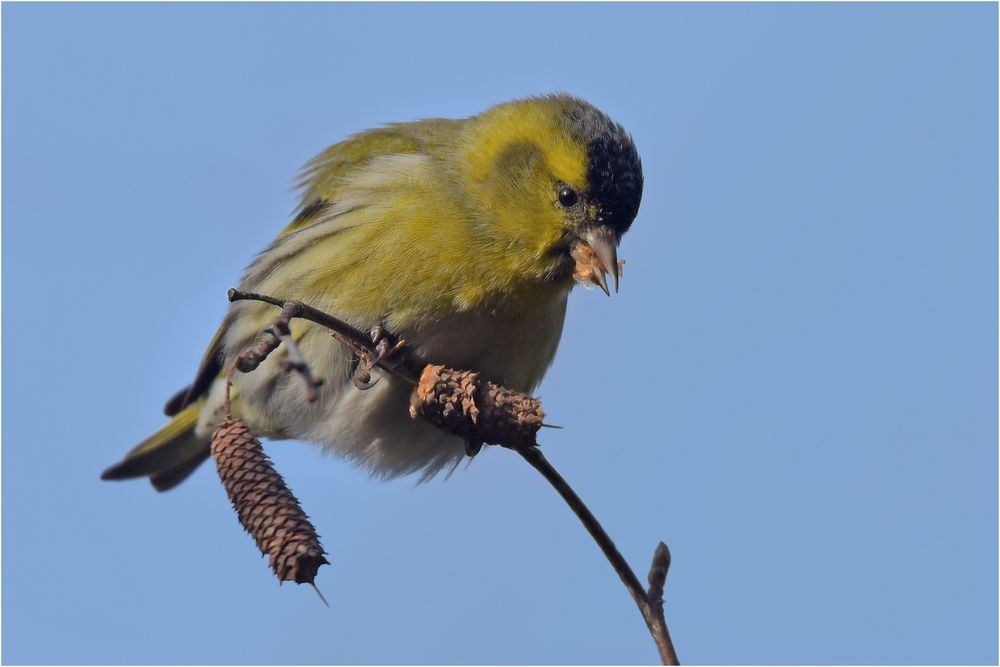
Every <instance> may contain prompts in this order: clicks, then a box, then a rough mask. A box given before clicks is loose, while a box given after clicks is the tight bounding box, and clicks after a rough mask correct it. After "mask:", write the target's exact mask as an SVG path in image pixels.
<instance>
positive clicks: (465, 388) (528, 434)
mask: <svg viewBox="0 0 1000 667" xmlns="http://www.w3.org/2000/svg"><path fill="white" fill-rule="evenodd" d="M410 416H411V417H414V418H416V417H421V418H423V419H426V420H427V421H429V422H430V423H432V424H434V425H435V426H438V427H439V428H442V429H444V430H446V431H449V432H450V433H454V434H455V435H460V436H462V437H463V438H465V439H466V441H468V442H472V443H488V444H494V445H504V446H505V447H515V448H517V447H534V446H537V445H538V440H537V435H538V429H540V428H541V427H542V420H543V418H544V417H545V413H544V412H543V411H542V402H541V401H539V400H538V399H537V398H534V397H533V396H529V395H527V394H522V393H521V392H518V391H511V390H510V389H507V388H506V387H502V386H500V385H498V384H496V383H495V382H490V381H488V380H483V379H481V378H480V377H479V374H478V373H475V372H473V371H459V370H455V369H453V368H447V367H446V366H438V365H434V364H428V365H427V366H425V367H424V370H423V373H421V375H420V382H419V383H418V384H417V387H416V389H414V390H413V394H412V395H411V396H410Z"/></svg>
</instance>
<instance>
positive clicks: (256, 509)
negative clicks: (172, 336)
mask: <svg viewBox="0 0 1000 667" xmlns="http://www.w3.org/2000/svg"><path fill="white" fill-rule="evenodd" d="M212 457H213V458H214V459H215V464H216V467H217V468H218V470H219V477H220V478H221V479H222V485H223V486H224V487H225V488H226V493H227V494H228V495H229V500H231V501H232V503H233V508H234V509H235V510H236V514H237V516H238V517H239V519H240V523H241V524H243V527H244V528H245V529H246V531H247V532H248V533H250V535H251V536H252V537H253V539H254V540H255V541H256V542H257V546H258V547H259V548H260V550H261V553H263V554H265V555H267V556H268V557H269V558H270V565H271V569H272V570H274V574H275V575H277V577H278V579H279V580H281V581H294V582H295V583H297V584H302V583H310V584H311V583H313V580H314V579H315V578H316V572H317V570H319V567H320V566H321V565H325V564H328V563H329V561H328V560H327V559H326V558H324V554H325V552H324V551H323V546H322V545H321V544H320V542H319V536H318V535H317V534H316V529H315V528H314V527H313V525H312V523H311V522H310V521H309V517H307V516H306V514H305V512H303V511H302V507H301V506H300V505H299V501H298V499H296V497H295V496H294V495H293V494H292V492H291V490H289V488H288V487H287V486H286V485H285V480H284V479H282V477H281V475H279V474H278V471H276V470H275V469H274V466H273V465H272V464H271V460H270V459H269V458H268V457H267V454H265V453H264V448H263V447H261V444H260V440H258V439H257V438H255V437H254V436H253V434H252V433H251V432H250V430H249V429H248V428H247V427H246V425H245V424H244V423H243V422H242V421H240V420H238V419H232V418H229V417H227V418H226V419H225V420H223V422H222V423H221V424H220V425H219V427H218V428H217V429H216V430H215V433H214V434H212Z"/></svg>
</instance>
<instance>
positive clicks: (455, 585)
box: [2, 3, 998, 664]
mask: <svg viewBox="0 0 1000 667" xmlns="http://www.w3.org/2000/svg"><path fill="white" fill-rule="evenodd" d="M2 12H3V35H2V37H3V40H2V50H3V53H2V55H3V72H2V74H3V109H2V111H3V158H2V159H3V164H2V166H3V195H4V196H3V204H2V207H3V208H2V213H3V256H2V260H3V264H2V267H3V268H2V271H3V274H2V278H3V292H2V296H3V319H4V323H5V327H4V331H3V334H4V335H3V350H2V351H3V358H4V362H5V363H4V365H3V376H2V383H3V387H2V388H3V417H4V419H3V425H2V436H3V450H2V454H3V472H2V475H3V478H2V482H3V490H2V494H3V497H2V500H3V517H2V518H3V553H2V555H3V593H2V596H3V597H2V604H3V609H2V610H3V628H2V629H3V639H4V641H3V647H2V659H3V661H4V662H5V663H66V662H70V663H79V664H92V663H109V664H116V663H234V662H235V663H249V664H256V663H399V662H403V663H445V664H451V663H609V662H610V663H649V662H653V661H655V659H656V654H655V650H654V647H653V644H652V642H651V640H650V639H649V637H648V635H647V633H646V630H645V627H644V626H643V623H642V621H641V619H640V617H639V615H638V612H637V611H636V609H635V607H634V605H633V603H632V601H631V600H630V599H629V598H628V596H627V594H626V593H625V590H624V589H623V588H622V586H621V585H620V583H619V582H618V581H617V579H616V578H615V575H614V574H613V572H612V571H611V569H610V568H609V567H608V565H607V563H606V562H605V561H604V560H603V557H602V556H601V554H600V552H599V551H598V549H597V548H596V547H595V546H594V545H593V543H592V542H591V541H590V539H589V537H588V536H587V535H586V533H585V532H584V531H583V529H582V528H581V527H580V525H579V524H578V523H577V522H576V519H575V518H574V517H573V516H572V515H571V514H570V512H569V511H568V510H567V509H566V507H565V506H564V505H563V504H562V503H561V502H560V501H559V500H558V498H557V497H556V496H555V494H554V493H553V492H552V491H551V489H550V488H549V487H548V486H547V485H546V484H545V483H544V481H543V480H542V479H541V478H540V477H538V476H537V475H536V474H535V473H534V471H532V470H531V469H529V468H528V466H527V465H525V464H524V463H523V462H522V461H520V460H519V459H518V458H517V457H516V456H515V455H513V454H511V453H510V452H506V451H503V450H500V449H494V448H489V449H487V450H486V451H484V452H483V454H481V455H480V457H478V458H477V459H476V461H475V462H474V464H473V465H471V466H470V467H469V468H468V469H467V470H464V471H460V472H459V473H456V474H455V475H454V476H453V477H452V478H451V479H450V480H448V481H446V482H445V481H433V482H431V483H429V484H426V485H423V486H415V485H414V483H413V481H412V480H409V479H404V480H401V481H396V482H392V483H376V482H372V481H369V480H368V479H367V476H366V475H365V473H363V472H362V471H359V470H356V469H353V468H352V467H350V466H349V465H347V464H345V463H343V462H341V461H338V460H336V459H333V458H329V457H323V456H321V455H320V454H319V453H318V450H317V449H315V448H313V447H312V446H310V445H306V444H301V443H295V442H282V443H272V444H271V445H269V446H268V451H269V452H270V453H271V455H272V456H273V458H274V459H275V461H276V464H277V465H278V467H279V469H280V470H281V471H282V472H283V473H284V475H285V476H286V479H287V480H288V482H289V484H290V485H291V486H292V488H294V489H295V491H296V493H297V494H298V495H299V497H300V499H301V501H302V503H303V505H304V507H305V508H306V510H307V511H308V512H309V513H310V515H311V516H312V517H313V519H314V521H315V523H316V525H317V527H318V530H319V532H320V534H321V535H322V537H323V541H324V544H325V546H326V547H327V549H328V550H329V551H330V552H331V554H332V557H331V560H332V565H331V566H330V567H326V568H323V569H322V570H321V572H320V575H319V577H318V580H317V583H318V584H319V585H320V587H321V588H322V590H323V591H324V593H325V594H326V596H327V598H328V599H329V600H330V601H331V608H329V609H327V608H326V607H324V606H322V604H320V603H319V601H318V600H317V599H316V596H315V594H314V593H313V592H312V591H311V590H309V589H308V588H306V587H296V586H293V585H285V586H281V587H279V586H278V585H277V582H276V580H275V579H274V577H273V576H272V575H271V573H270V571H269V570H268V569H267V566H266V561H263V560H261V559H259V558H258V557H257V556H256V554H255V551H254V547H253V544H252V542H251V541H250V539H249V537H248V536H246V535H245V534H243V532H242V530H241V529H240V527H239V525H238V524H237V522H236V519H235V517H234V516H233V514H232V511H231V509H230V507H229V506H228V503H227V501H226V498H225V495H224V493H223V491H222V488H221V487H220V485H219V483H218V481H217V479H216V476H215V473H214V471H213V470H212V469H211V467H209V466H205V467H203V468H202V469H201V470H199V471H198V472H197V473H196V474H195V475H194V476H193V477H192V478H191V479H190V480H189V481H188V482H186V483H185V484H184V485H183V486H182V487H180V488H178V489H177V490H175V491H173V492H171V493H169V494H164V495H159V494H156V493H155V492H154V491H153V490H152V489H151V488H150V487H149V486H148V484H146V483H144V482H141V481H136V482H131V483H121V484H112V483H102V482H99V481H98V474H99V473H100V471H101V470H102V469H103V468H104V467H105V466H106V465H108V464H110V463H112V462H114V461H116V460H117V459H118V458H119V457H120V455H121V454H122V453H123V452H124V451H125V450H127V449H128V448H129V447H131V446H132V445H133V444H134V443H135V442H137V441H138V440H140V439H141V438H142V437H144V436H145V435H147V434H148V433H150V432H152V431H153V430H154V429H156V428H158V427H159V426H160V425H161V423H162V416H161V406H162V404H163V402H164V400H165V399H166V398H167V397H168V396H170V395H171V394H172V393H173V392H174V391H175V390H176V389H178V388H179V387H181V386H183V385H184V384H186V383H187V382H189V381H190V379H191V377H192V375H193V372H194V370H195V367H196V365H197V363H198V360H199V358H200V356H201V353H202V351H203V348H204V346H205V344H206V343H207V341H208V340H209V338H210V337H211V335H212V333H213V331H214V329H215V327H216V325H217V324H218V321H219V319H220V318H221V317H222V315H223V313H224V311H225V307H226V302H225V292H226V288H228V287H230V286H232V285H233V284H234V283H235V281H236V280H237V278H238V276H239V274H240V272H241V269H242V268H243V266H244V265H245V264H246V263H247V262H248V261H249V259H250V258H251V257H252V256H253V254H254V253H255V252H256V251H258V250H259V249H261V248H262V247H263V246H264V245H266V244H267V243H268V241H269V240H270V239H271V237H272V236H273V235H274V234H276V233H277V232H278V231H279V230H280V229H281V228H282V227H283V225H284V224H285V223H286V222H287V220H288V214H289V212H290V211H291V209H292V207H293V205H294V200H293V195H292V194H291V192H290V191H289V186H290V184H291V183H292V180H293V175H294V173H295V171H296V170H297V168H298V167H299V166H300V165H301V164H302V163H303V162H305V161H306V160H307V159H308V158H310V157H311V156H312V155H313V154H315V153H316V152H318V151H319V150H320V149H322V148H323V147H324V146H326V145H328V144H330V143H333V142H335V141H337V140H339V139H341V138H343V137H345V136H346V135H348V134H350V133H352V132H355V131H357V130H360V129H363V128H366V127H371V126H374V125H378V124H380V123H383V122H390V121H397V120H408V119H414V118H422V117H428V116H448V117H460V116H466V115H470V114H473V113H476V112H478V111H480V110H481V109H483V108H485V107H487V106H489V105H491V104H493V103H496V102H499V101H503V100H507V99H511V98H515V97H520V96H523V95H527V94H536V93H544V92H550V91H555V90H565V91H569V92H572V93H575V94H577V95H580V96H583V97H586V98H588V99H589V100H591V101H592V102H593V103H595V104H596V105H598V106H599V107H601V108H603V109H604V110H606V111H607V112H608V113H610V114H611V115H612V116H614V117H615V118H616V119H618V120H619V121H621V122H622V123H623V124H624V125H625V126H626V127H627V128H628V129H629V130H630V131H631V132H632V134H633V136H634V138H635V141H636V144H637V145H638V147H639V151H640V153H641V155H642V159H643V164H644V167H645V173H646V190H645V195H644V199H643V204H642V209H641V211H640V214H639V217H638V219H637V221H636V223H635V225H634V226H633V228H632V230H631V231H630V232H629V234H628V236H627V237H626V238H625V241H624V243H623V246H622V249H621V254H622V256H623V257H625V258H626V259H627V261H628V266H627V270H626V273H625V277H624V280H623V284H622V292H621V293H620V294H619V295H617V296H616V297H615V298H613V299H607V298H605V297H604V296H603V295H602V294H600V293H599V292H594V291H591V292H584V291H582V290H579V291H578V292H577V293H574V295H573V296H572V298H571V302H570V309H569V315H568V320H567V325H566V330H565V334H564V338H563V344H562V346H561V348H560V351H559V354H558V356H557V359H556V362H555V364H554V366H553V368H552V369H551V371H550V373H549V375H548V377H547V379H546V381H545V383H544V384H543V386H542V387H541V389H540V392H539V393H540V395H541V396H542V398H543V399H544V401H545V406H546V410H547V412H548V414H550V415H551V416H552V419H553V421H555V422H557V423H559V424H561V425H564V426H565V429H564V430H561V431H551V432H546V433H545V434H544V440H543V444H544V448H545V451H546V452H547V454H548V456H549V458H550V459H551V460H552V461H553V463H554V464H555V465H556V466H557V467H558V468H559V469H560V470H561V471H562V473H563V474H564V475H565V476H566V477H567V478H568V479H569V480H570V481H571V483H572V484H574V485H575V486H576V488H577V490H578V491H579V493H580V494H581V495H582V496H583V497H584V498H585V499H586V500H587V502H588V503H589V504H590V506H591V508H592V509H593V511H594V512H595V513H596V514H597V516H598V517H599V518H600V519H601V520H602V521H603V522H604V524H605V526H606V527H607V529H608V531H609V532H610V533H611V534H612V536H614V538H615V539H616V540H617V541H618V545H619V547H620V548H621V550H622V551H623V552H624V554H625V555H626V557H627V558H628V559H629V560H630V561H631V562H632V563H633V564H634V566H635V567H636V569H637V570H639V571H640V576H643V575H644V573H645V569H646V567H647V565H648V560H649V558H650V556H651V554H652V551H653V548H654V546H655V545H656V543H657V541H658V540H660V539H663V540H666V541H667V542H668V544H669V545H670V547H671V550H672V552H673V556H674V561H673V562H674V564H673V567H672V569H671V573H670V577H669V580H668V582H667V589H666V599H667V606H666V609H667V619H668V622H669V624H670V627H671V631H672V633H673V635H674V638H675V641H676V645H677V650H678V652H679V654H680V657H681V660H682V661H684V662H688V663H733V662H736V663H749V664H754V663H758V664H759V663H777V664H782V663H869V664H870V663H960V664H965V663H993V664H995V663H996V661H997V659H998V656H997V623H998V619H997V177H998V174H997V33H996V25H997V6H996V5H995V4H989V3H980V4H931V3H927V4H902V3H892V4H872V5H869V4H854V3H848V4H810V5H798V4H777V5H758V4H742V3H741V4H699V5H694V4H669V5H652V4H643V5H613V6H612V5H600V4H586V5H582V4H581V5H578V4H559V5H525V4H516V5H480V6H468V5H457V4H449V5H436V6H427V5H405V6H403V5H392V4H381V5H371V6H357V5H344V4H338V5H324V4H290V5H272V4H253V5H241V4H207V5H196V4H182V5H169V4H144V5H141V6H140V5H130V4H103V5H84V4H74V5H72V6H70V5H63V4H48V3H46V4H33V5H27V4H10V3H5V4H4V5H3V8H2ZM601 355H603V356H604V357H607V356H608V355H611V356H613V357H614V358H615V359H616V360H617V363H616V364H614V365H607V364H600V365H597V366H595V365H594V363H593V359H595V358H597V357H600V356H601Z"/></svg>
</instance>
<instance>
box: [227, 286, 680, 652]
mask: <svg viewBox="0 0 1000 667" xmlns="http://www.w3.org/2000/svg"><path fill="white" fill-rule="evenodd" d="M229 300H230V301H242V300H252V301H262V302H264V303H269V304H271V305H273V306H278V307H280V308H281V309H282V316H286V315H287V317H288V319H291V318H293V317H300V318H303V319H307V320H310V321H312V322H315V323H316V324H319V325H321V326H324V327H326V328H327V329H329V330H330V331H331V332H332V333H333V335H334V338H336V339H337V340H338V341H340V342H341V343H343V344H344V345H346V346H347V347H349V348H350V349H353V350H354V351H355V353H358V354H359V355H360V354H361V353H362V352H366V353H368V354H369V355H371V356H370V357H368V359H369V360H370V361H371V360H374V362H373V363H374V365H376V366H378V367H379V368H382V369H383V370H385V371H387V372H389V373H391V374H393V375H395V376H396V377H399V378H401V379H403V380H405V381H406V382H408V383H410V384H413V385H418V382H419V380H420V378H421V375H422V373H423V372H424V370H425V366H427V365H426V364H424V363H421V362H420V361H419V360H417V359H416V357H415V355H412V354H410V350H409V348H408V346H406V345H403V344H397V346H396V348H395V351H396V352H398V353H399V356H400V357H401V359H395V360H394V361H393V362H392V363H391V364H390V363H385V362H384V361H383V360H384V357H383V356H382V355H380V354H379V350H378V349H377V347H376V345H375V344H374V342H373V341H371V340H370V338H369V337H367V336H365V334H364V333H363V332H361V331H359V330H358V329H356V328H355V327H353V326H351V325H349V324H347V323H346V322H344V321H342V320H339V319H337V318H335V317H333V316H332V315H329V314H327V313H324V312H322V311H320V310H317V309H315V308H312V307H310V306H306V305H305V304H302V303H298V302H295V301H286V300H284V299H277V298H274V297H271V296H266V295H263V294H254V293H251V292H240V291H238V290H235V289H231V290H229ZM261 345H263V343H261ZM272 349H273V348H272ZM258 363H259V362H258ZM303 363H304V360H303ZM437 368H438V369H439V370H437V371H436V374H437V375H440V372H441V370H443V371H445V374H446V375H448V374H452V373H453V374H455V375H456V376H461V377H460V378H459V382H460V383H461V382H465V383H466V384H469V387H466V388H465V389H467V391H465V392H464V393H466V394H468V397H467V398H468V399H469V400H470V401H472V403H471V404H470V405H468V406H464V405H463V404H462V400H461V399H462V398H463V397H461V396H460V397H459V399H460V400H458V402H456V401H455V400H452V399H451V398H447V397H437V396H430V397H426V396H425V397H423V398H422V399H421V401H422V402H421V403H420V404H419V405H418V406H415V407H411V415H412V416H421V417H425V418H427V419H428V420H429V421H431V423H434V424H435V425H436V426H438V427H439V428H442V429H444V430H447V431H449V432H453V433H456V434H457V435H462V436H463V437H466V438H469V437H470V433H471V434H472V435H473V436H474V435H476V434H477V433H476V432H475V429H476V421H477V420H478V415H479V414H480V406H479V405H477V404H476V403H475V401H476V397H477V396H478V393H479V392H480V388H479V387H478V383H479V382H480V381H479V380H478V378H476V377H475V374H474V373H473V374H471V376H469V375H468V374H466V375H462V372H461V371H453V370H451V369H442V367H437ZM470 383H471V384H470ZM489 384H490V385H491V386H492V387H494V388H496V390H498V391H504V392H508V393H509V394H510V395H511V396H512V397H513V399H512V400H510V401H509V402H508V403H507V406H510V407H506V409H507V410H518V409H524V408H523V406H525V405H532V406H535V405H536V404H537V407H534V408H532V409H533V410H536V411H537V415H538V417H537V420H538V425H537V426H534V427H533V428H534V430H533V431H532V433H531V441H530V442H531V443H532V444H525V440H524V439H518V440H516V441H512V442H503V441H500V442H496V443H495V444H499V445H502V446H505V447H507V448H509V449H513V450H514V451H516V452H517V453H518V454H520V455H521V457H522V458H523V459H524V460H525V461H527V462H528V463H529V464H530V465H531V466H532V467H533V468H534V469H535V470H537V471H538V472H539V473H541V475H542V476H543V477H544V478H545V479H546V480H547V481H548V482H549V484H551V485H552V487H553V488H554V489H555V490H556V492H557V493H559V495H560V496H561V497H562V498H563V500H564V501H565V502H566V504H567V505H569V507H570V509H572V510H573V512H574V513H575V514H576V516H577V517H578V518H579V519H580V522H581V523H583V526H584V528H586V529H587V532H589V533H590V535H591V537H593V538H594V541H595V542H597V546H598V547H600V549H601V551H602V552H603V553H604V556H605V557H606V558H607V559H608V562H609V563H611V567H612V568H614V570H615V572H616V573H617V574H618V577H619V578H620V579H621V580H622V583H623V584H625V588H626V589H627V590H628V592H629V594H630V595H631V596H632V599H633V600H634V601H635V604H636V606H637V607H638V608H639V612H640V613H641V614H642V618H643V620H644V621H645V622H646V626H647V627H648V628H649V632H650V634H651V635H652V637H653V641H654V642H655V643H656V648H657V650H658V651H659V653H660V659H661V660H662V661H663V664H664V665H678V664H680V663H679V662H678V660H677V653H676V652H675V651H674V646H673V642H672V641H671V639H670V632H669V631H668V629H667V623H666V620H665V618H664V615H663V587H664V584H665V582H666V578H667V571H668V569H669V568H670V551H669V550H668V549H667V545H666V544H664V543H663V542H660V543H659V544H658V545H657V547H656V552H655V553H654V555H653V562H652V565H651V567H650V570H649V589H648V591H647V590H645V589H643V587H642V584H641V583H640V582H639V579H638V577H636V575H635V572H634V571H633V570H632V568H631V567H630V566H629V564H628V562H627V561H626V560H625V557H624V556H622V554H621V552H620V551H618V547H616V546H615V543H614V542H613V541H612V539H611V538H610V537H609V536H608V534H607V532H605V530H604V528H603V527H602V526H601V524H600V522H599V521H598V520H597V518H596V517H595V516H594V515H593V513H591V511H590V510H589V509H588V508H587V505H586V504H585V503H584V502H583V500H581V499H580V497H579V496H578V495H577V494H576V492H575V491H573V488H572V487H571V486H570V485H569V483H567V482H566V480H565V479H563V477H562V475H560V474H559V472H558V471H557V470H556V469H555V468H554V467H553V466H552V464H551V463H549V461H548V459H546V458H545V456H544V455H543V454H542V452H541V450H540V449H539V448H538V446H537V445H535V444H533V442H534V433H535V432H537V430H538V427H539V426H542V425H543V424H541V418H542V417H541V415H542V413H541V405H540V404H538V401H537V399H534V398H532V397H529V396H526V395H525V394H518V393H517V392H510V391H509V390H507V389H505V388H503V387H499V386H498V385H493V384H492V383H489ZM473 385H476V386H473ZM425 389H426V388H425ZM452 389H453V388H452ZM425 393H426V391H425ZM432 393H433V392H432ZM520 397H524V398H526V399H528V401H533V402H534V403H530V402H525V401H524V400H522V399H521V398H520ZM434 401H436V403H437V404H439V405H440V406H445V407H444V408H443V409H448V410H449V411H450V410H456V409H457V410H459V411H460V412H462V414H460V415H458V418H456V416H455V415H444V414H443V411H442V410H443V409H442V410H438V409H437V408H436V407H435V406H434V405H431V403H432V402H434ZM428 406H430V407H429V409H426V410H425V408H427V407H428ZM455 406H458V407H455ZM517 406H519V407H517ZM438 412H441V414H438ZM529 412H530V411H529ZM425 413H426V414H425ZM532 414H534V413H532ZM473 415H476V416H473ZM445 417H447V418H445ZM505 417H506V418H508V419H516V418H520V417H523V416H519V415H517V414H511V415H505ZM494 435H495V434H494ZM497 437H498V438H499V439H501V440H503V439H504V436H503V435H500V436H497ZM475 451H478V449H475ZM470 455H471V454H470Z"/></svg>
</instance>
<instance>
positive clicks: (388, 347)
mask: <svg viewBox="0 0 1000 667" xmlns="http://www.w3.org/2000/svg"><path fill="white" fill-rule="evenodd" d="M371 337H372V342H373V343H375V352H374V354H373V353H371V352H369V351H368V350H363V351H357V350H356V352H357V354H358V366H357V368H355V369H354V376H353V377H352V378H351V379H352V380H353V382H354V386H355V387H357V388H358V389H360V390H362V391H364V390H366V389H371V388H372V387H374V386H375V383H377V382H378V377H375V378H372V369H373V368H375V367H376V366H379V365H381V366H383V367H388V368H392V367H394V366H395V365H396V364H398V363H399V361H400V354H399V353H400V350H402V349H403V348H404V347H405V346H406V341H405V340H403V339H402V338H400V339H399V340H394V339H393V336H392V335H391V334H390V333H389V332H388V331H386V329H385V327H383V326H382V325H381V324H379V325H376V326H375V328H373V329H372V330H371Z"/></svg>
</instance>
